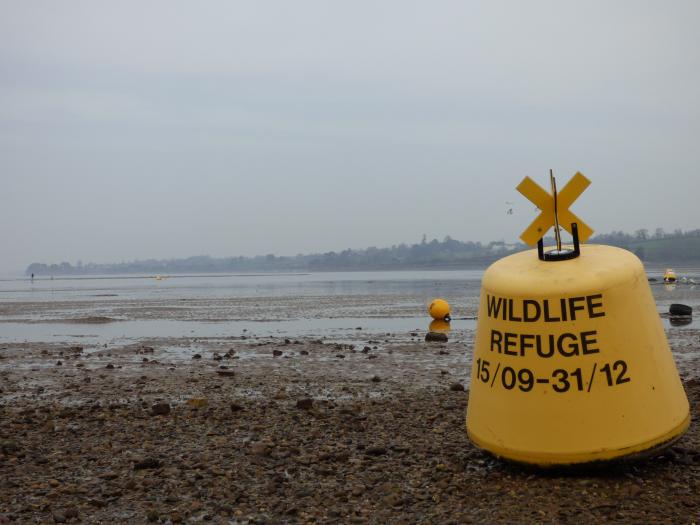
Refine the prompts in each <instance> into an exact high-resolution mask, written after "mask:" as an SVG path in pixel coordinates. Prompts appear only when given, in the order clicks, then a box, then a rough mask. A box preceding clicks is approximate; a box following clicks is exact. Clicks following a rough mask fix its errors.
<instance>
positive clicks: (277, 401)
mask: <svg viewBox="0 0 700 525" xmlns="http://www.w3.org/2000/svg"><path fill="white" fill-rule="evenodd" d="M358 328H360V330H357V333H356V334H355V336H354V339H355V340H356V342H355V343H353V344H352V345H350V344H346V343H342V342H337V341H328V340H321V339H316V338H313V337H303V338H298V339H294V338H287V339H285V338H280V337H262V336H252V335H246V333H245V332H244V333H242V334H241V335H240V336H237V337H225V338H221V337H219V338H196V337H194V336H193V337H189V338H182V337H179V338H151V339H143V340H141V341H139V342H136V343H133V344H130V345H125V346H116V347H115V346H109V345H108V347H107V348H105V347H104V345H100V346H89V345H85V346H80V345H76V344H74V343H71V344H69V343H65V342H50V343H22V344H20V343H12V344H10V343H6V344H2V345H0V523H149V522H154V523H199V522H211V523H228V524H238V523H343V524H344V523H439V524H447V523H569V522H570V523H601V522H617V523H698V522H700V430H699V429H698V425H697V424H696V423H695V424H693V425H692V426H691V429H690V431H689V432H688V433H687V434H686V435H685V436H684V437H683V438H682V439H681V440H680V441H679V442H677V443H676V444H675V445H673V446H672V447H671V448H669V449H667V450H666V451H665V452H664V453H663V455H661V456H657V457H655V458H653V459H649V460H645V461H639V462H634V463H629V464H621V465H617V466H612V467H608V468H605V469H599V470H588V471H576V472H556V471H554V472H544V473H543V472H539V471H534V470H530V469H525V468H521V467H518V466H513V465H510V464H507V463H504V462H501V461H499V460H497V459H494V458H492V457H491V456H489V455H487V454H485V453H483V452H481V451H480V450H478V449H477V448H475V447H474V446H473V445H472V444H471V443H470V442H469V441H468V439H467V436H466V432H465V425H464V418H465V409H466V404H467V397H468V375H469V368H468V367H469V360H470V353H469V352H468V349H469V348H470V347H471V344H472V337H473V332H472V331H469V330H466V331H464V332H462V333H458V334H453V337H451V339H450V342H448V343H446V344H445V343H425V342H424V341H423V336H424V333H418V332H411V333H393V334H382V335H381V336H380V335H378V334H376V333H368V332H365V331H363V330H362V329H361V327H358ZM669 337H670V341H671V345H672V347H673V349H674V352H675V353H676V356H677V358H678V359H677V360H678V362H679V367H680V368H681V372H682V376H683V378H684V384H685V388H686V391H687V393H688V396H689V399H690V403H691V407H692V413H693V418H694V420H695V422H697V419H698V416H699V415H700V414H699V411H700V379H698V374H697V370H699V368H698V357H697V355H698V352H697V350H698V348H700V331H698V330H695V329H690V330H678V331H671V332H670V334H669ZM465 386H466V387H467V388H466V389H465Z"/></svg>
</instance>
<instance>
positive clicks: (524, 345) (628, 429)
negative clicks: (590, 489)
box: [467, 174, 690, 466]
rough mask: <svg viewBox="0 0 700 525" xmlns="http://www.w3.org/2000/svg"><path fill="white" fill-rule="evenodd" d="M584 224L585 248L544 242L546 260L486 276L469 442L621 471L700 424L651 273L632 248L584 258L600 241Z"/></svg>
mask: <svg viewBox="0 0 700 525" xmlns="http://www.w3.org/2000/svg"><path fill="white" fill-rule="evenodd" d="M578 175H579V174H577V177H578ZM586 185H587V184H586ZM521 186H522V185H521ZM567 187H568V185H567ZM519 189H521V188H519ZM584 189H585V185H584ZM542 191H544V190H542ZM581 191H582V190H581ZM545 193H546V192H545ZM553 193H554V195H555V196H556V192H553ZM562 193H564V192H563V191H562ZM579 193H580V192H579ZM572 201H573V200H572ZM541 203H542V202H541ZM570 204H571V202H568V203H567V204H566V206H567V208H568V205H570ZM538 206H539V204H538ZM542 206H543V207H545V208H546V204H544V203H542ZM543 207H540V209H541V210H542V209H543ZM545 211H546V210H543V212H545ZM569 213H570V212H569ZM574 217H575V216H574ZM556 220H557V218H556V217H554V221H555V222H556ZM536 222H537V221H536ZM542 225H544V226H545V227H546V228H542ZM577 225H583V223H582V222H581V221H580V219H578V218H577V217H575V222H574V223H573V226H571V225H570V227H571V229H572V230H573V231H574V234H575V235H574V238H575V241H576V244H575V247H574V249H570V248H569V249H567V248H566V247H561V246H558V248H557V250H555V251H552V252H549V253H544V252H543V248H542V244H541V238H540V243H539V249H538V250H531V251H526V252H521V253H517V254H514V255H511V256H509V257H506V258H504V259H501V260H499V261H497V262H496V263H494V264H493V265H491V266H490V267H489V268H488V269H487V270H486V272H485V274H484V277H483V281H482V287H481V297H480V304H479V314H478V324H477V331H476V339H475V346H474V358H473V364H472V374H471V387H470V394H469V404H468V408H467V431H468V434H469V437H470V439H471V440H472V441H473V442H474V443H475V444H476V445H477V446H479V447H481V448H483V449H485V450H487V451H489V452H492V453H493V454H495V455H497V456H501V457H503V458H507V459H510V460H514V461H518V462H523V463H528V464H534V465H540V466H553V465H567V464H580V463H589V462H595V461H603V460H610V459H614V458H620V457H624V456H630V455H635V454H640V453H645V452H647V453H648V452H651V451H653V450H655V449H658V448H659V447H661V446H664V445H667V444H669V443H671V442H673V441H674V440H675V439H677V438H678V437H679V436H680V435H681V434H682V433H683V432H684V431H685V430H686V429H687V427H688V425H689V421H690V412H689V405H688V400H687V397H686V395H685V392H684V390H683V386H682V384H681V381H680V378H679V376H678V372H677V370H676V366H675V363H674V360H673V356H672V354H671V351H670V349H669V346H668V342H667V340H666V335H665V332H664V329H663V326H662V323H661V319H660V317H659V315H658V313H657V310H656V305H655V303H654V299H653V296H652V293H651V289H650V287H649V284H648V281H647V278H646V274H645V272H644V268H643V266H642V264H641V262H640V261H639V259H638V258H637V257H636V256H635V255H633V254H632V253H630V252H628V251H626V250H623V249H620V248H614V247H611V246H597V245H584V246H580V247H579V246H578V232H579V231H581V230H583V231H584V232H585V233H586V237H585V238H587V237H588V235H589V234H590V233H589V232H591V231H592V230H590V229H589V228H588V227H587V226H585V228H580V227H579V228H577ZM539 227H540V228H542V229H543V230H544V231H546V230H547V229H549V227H550V225H548V222H547V221H543V222H541V223H540V225H539ZM567 229H568V228H567ZM525 233H528V230H526V232H525ZM524 235H525V234H524ZM585 238H584V240H585Z"/></svg>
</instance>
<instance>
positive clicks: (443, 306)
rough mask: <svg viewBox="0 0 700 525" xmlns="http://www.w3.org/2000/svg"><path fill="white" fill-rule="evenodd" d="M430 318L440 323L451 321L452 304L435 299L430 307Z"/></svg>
mask: <svg viewBox="0 0 700 525" xmlns="http://www.w3.org/2000/svg"><path fill="white" fill-rule="evenodd" d="M428 313H429V314H430V317H432V318H433V319H436V320H440V321H449V320H450V304H449V303H448V302H447V301H445V300H444V299H433V302H432V303H430V306H428Z"/></svg>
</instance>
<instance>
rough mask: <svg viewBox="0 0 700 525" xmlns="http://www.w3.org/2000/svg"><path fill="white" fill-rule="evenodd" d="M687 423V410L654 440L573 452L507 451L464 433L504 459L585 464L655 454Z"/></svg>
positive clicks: (538, 463)
mask: <svg viewBox="0 0 700 525" xmlns="http://www.w3.org/2000/svg"><path fill="white" fill-rule="evenodd" d="M689 426H690V413H688V415H687V416H686V417H685V419H684V420H683V421H682V422H681V423H680V424H679V425H677V426H676V427H675V428H673V429H672V430H670V431H669V432H666V433H664V434H662V435H661V436H658V437H657V438H655V439H652V440H649V441H645V442H643V443H639V444H637V445H633V446H630V447H625V448H621V449H604V450H598V451H591V452H585V453H574V454H548V453H544V452H529V451H521V450H511V449H507V448H505V447H499V446H497V445H494V444H493V443H489V442H487V441H484V440H481V439H480V438H479V437H478V436H475V435H474V434H473V433H472V432H470V431H469V429H468V428H467V434H468V435H469V439H470V440H471V441H472V443H474V444H475V445H476V446H477V447H479V448H480V449H482V450H484V451H486V452H488V453H490V454H493V455H494V456H496V457H497V458H499V459H504V460H506V461H511V462H514V463H519V464H522V465H527V466H533V467H538V468H561V467H580V466H586V467H589V466H596V465H601V464H607V463H616V462H622V461H634V460H638V459H644V458H648V457H651V456H655V455H657V454H658V453H660V452H661V451H663V450H664V449H666V448H667V447H669V446H671V445H673V443H675V442H676V441H678V440H679V439H680V438H681V437H683V434H685V432H686V431H687V430H688V427H689Z"/></svg>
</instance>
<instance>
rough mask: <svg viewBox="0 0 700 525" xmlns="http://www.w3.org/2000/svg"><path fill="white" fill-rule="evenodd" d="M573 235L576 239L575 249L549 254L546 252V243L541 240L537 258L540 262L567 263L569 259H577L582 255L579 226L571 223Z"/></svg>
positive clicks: (552, 251)
mask: <svg viewBox="0 0 700 525" xmlns="http://www.w3.org/2000/svg"><path fill="white" fill-rule="evenodd" d="M571 233H572V234H573V237H574V249H573V250H568V249H561V248H560V249H557V250H550V251H548V252H545V251H544V241H543V240H542V239H540V240H539V241H537V256H538V257H539V259H540V261H567V260H569V259H575V258H576V257H578V256H579V255H581V246H580V245H579V240H578V225H577V224H576V223H575V222H572V223H571Z"/></svg>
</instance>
